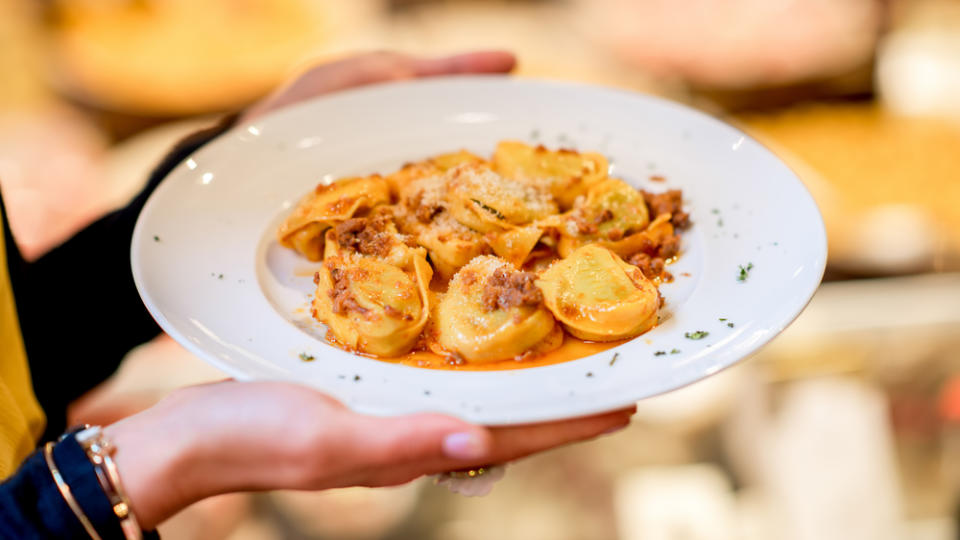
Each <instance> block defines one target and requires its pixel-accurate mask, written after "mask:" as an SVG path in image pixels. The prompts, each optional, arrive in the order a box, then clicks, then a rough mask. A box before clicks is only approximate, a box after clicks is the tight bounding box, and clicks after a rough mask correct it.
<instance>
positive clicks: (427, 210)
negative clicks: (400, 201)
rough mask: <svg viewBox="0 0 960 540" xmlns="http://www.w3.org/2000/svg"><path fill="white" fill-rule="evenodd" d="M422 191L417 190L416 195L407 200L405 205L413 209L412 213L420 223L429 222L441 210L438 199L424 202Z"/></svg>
mask: <svg viewBox="0 0 960 540" xmlns="http://www.w3.org/2000/svg"><path fill="white" fill-rule="evenodd" d="M425 198H426V197H424V192H423V191H418V192H417V194H416V195H414V196H413V197H412V198H410V199H408V200H407V207H409V208H410V210H413V215H414V216H415V217H416V218H417V221H419V222H420V223H430V222H431V221H433V218H434V217H436V215H437V214H439V213H440V212H442V211H443V207H442V206H440V203H439V201H434V202H425V201H424V199H425Z"/></svg>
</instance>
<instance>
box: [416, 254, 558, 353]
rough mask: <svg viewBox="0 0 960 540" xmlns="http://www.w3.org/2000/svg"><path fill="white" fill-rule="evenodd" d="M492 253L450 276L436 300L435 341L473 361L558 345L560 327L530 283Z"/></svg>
mask: <svg viewBox="0 0 960 540" xmlns="http://www.w3.org/2000/svg"><path fill="white" fill-rule="evenodd" d="M534 280H535V276H533V275H532V274H528V273H526V272H519V271H517V270H516V269H515V268H513V267H512V266H511V265H510V264H509V263H507V262H506V261H504V260H502V259H499V258H497V257H493V256H489V255H487V256H482V257H477V258H476V259H474V260H473V261H471V262H470V263H469V264H468V265H466V266H464V267H463V268H461V269H460V271H459V272H458V273H457V274H456V275H455V276H454V277H453V279H452V280H450V287H449V289H448V291H447V292H446V293H445V294H444V295H443V298H442V299H441V300H440V302H439V303H438V305H437V308H436V312H435V314H434V320H433V325H434V329H433V334H434V336H433V339H432V341H433V343H434V344H435V346H436V347H438V348H439V349H440V350H441V352H446V353H449V354H452V355H453V356H454V357H457V358H462V359H463V360H465V361H467V362H471V363H484V362H492V361H496V360H504V359H510V358H517V357H521V356H523V355H525V354H529V353H531V351H536V352H546V351H549V350H552V349H555V348H556V347H558V346H560V343H561V342H562V341H563V333H562V332H561V331H560V328H559V327H558V326H557V323H556V321H555V320H554V319H553V316H552V315H551V314H550V312H549V311H547V309H546V308H545V307H544V306H543V303H542V295H541V293H540V291H539V289H537V287H536V285H535V284H534Z"/></svg>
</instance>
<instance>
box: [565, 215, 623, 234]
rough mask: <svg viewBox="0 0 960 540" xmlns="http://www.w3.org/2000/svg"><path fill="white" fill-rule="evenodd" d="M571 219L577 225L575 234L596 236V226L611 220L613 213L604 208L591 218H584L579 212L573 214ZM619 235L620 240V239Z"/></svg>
mask: <svg viewBox="0 0 960 540" xmlns="http://www.w3.org/2000/svg"><path fill="white" fill-rule="evenodd" d="M570 217H571V219H573V222H574V223H575V224H576V225H577V232H579V233H580V234H597V231H598V227H597V226H598V225H602V224H604V223H606V222H608V221H610V220H611V219H613V212H611V211H610V209H608V208H605V209H604V210H603V212H600V213H599V214H597V215H596V216H593V217H592V218H588V217H585V216H584V215H583V213H581V212H574V213H572V214H571V216H570ZM622 237H623V236H622V233H621V238H622Z"/></svg>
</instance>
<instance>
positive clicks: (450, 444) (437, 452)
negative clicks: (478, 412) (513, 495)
mask: <svg viewBox="0 0 960 540" xmlns="http://www.w3.org/2000/svg"><path fill="white" fill-rule="evenodd" d="M367 418H368V422H369V424H370V425H366V426H363V427H362V428H361V429H359V430H357V431H356V432H360V433H364V437H365V438H368V444H366V445H363V446H364V447H365V448H367V449H368V450H369V451H370V452H371V455H370V456H369V457H370V461H371V462H372V463H373V464H374V465H390V466H395V465H401V464H408V463H418V462H425V461H430V460H436V459H438V458H446V459H451V460H455V461H464V462H466V461H475V460H479V459H483V458H484V457H486V456H487V455H489V454H490V453H491V452H492V450H493V437H492V435H491V434H490V432H489V431H488V430H487V429H486V428H484V427H481V426H476V425H473V424H470V423H467V422H464V421H463V420H459V419H457V418H453V417H450V416H444V415H439V414H414V415H408V416H399V417H393V418H374V417H367Z"/></svg>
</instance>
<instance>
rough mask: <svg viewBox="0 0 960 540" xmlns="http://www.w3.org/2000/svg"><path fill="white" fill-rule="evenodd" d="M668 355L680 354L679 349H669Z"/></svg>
mask: <svg viewBox="0 0 960 540" xmlns="http://www.w3.org/2000/svg"><path fill="white" fill-rule="evenodd" d="M670 354H680V349H670Z"/></svg>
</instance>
